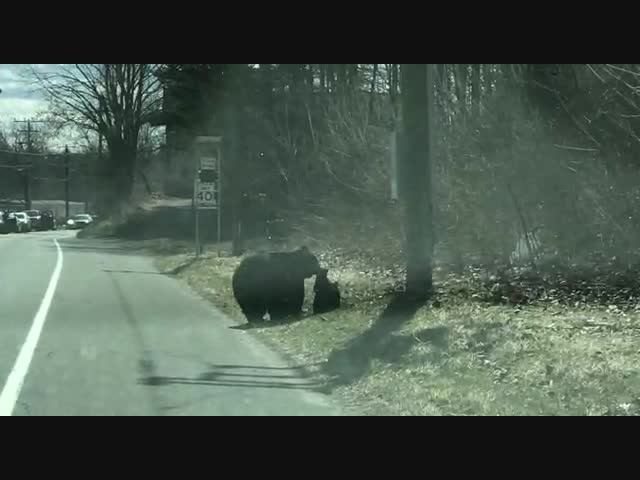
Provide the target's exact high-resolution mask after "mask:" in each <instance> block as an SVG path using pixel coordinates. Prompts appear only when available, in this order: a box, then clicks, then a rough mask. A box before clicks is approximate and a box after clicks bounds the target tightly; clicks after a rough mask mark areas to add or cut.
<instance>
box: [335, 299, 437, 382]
mask: <svg viewBox="0 0 640 480" xmlns="http://www.w3.org/2000/svg"><path fill="white" fill-rule="evenodd" d="M426 301H427V299H425V298H422V299H419V298H416V297H415V296H411V295H408V294H406V293H400V294H398V295H396V296H395V297H394V298H393V299H392V300H391V302H390V303H389V305H387V307H386V308H385V310H384V311H383V312H382V314H381V315H380V317H378V319H377V320H376V321H375V322H374V324H373V325H372V326H371V328H370V329H369V330H367V331H366V332H364V333H363V334H362V335H360V336H359V337H356V338H354V339H353V340H351V341H350V342H348V343H347V344H346V346H345V347H343V348H340V349H336V350H333V351H332V352H331V354H330V355H329V358H328V359H327V362H326V364H325V365H324V367H323V373H325V374H326V375H328V376H329V378H330V379H331V380H330V381H329V388H331V389H333V388H335V387H338V386H342V385H349V384H351V383H354V382H356V381H358V380H359V379H361V378H362V377H364V376H365V375H366V374H367V373H368V372H369V370H370V368H371V361H372V360H373V359H374V358H382V357H385V356H386V357H388V358H400V357H401V356H402V355H403V354H404V353H406V352H407V351H408V350H409V349H410V348H411V345H412V344H411V342H402V346H400V345H398V344H397V343H396V344H395V345H392V343H391V340H392V339H391V335H392V334H393V333H394V332H396V331H398V330H400V329H401V327H402V326H403V325H404V324H405V323H407V322H409V321H410V320H411V319H412V318H413V317H414V316H415V314H416V313H417V312H418V310H420V308H422V307H423V306H424V305H425V304H426ZM390 348H392V349H394V350H397V349H398V348H400V350H402V351H394V352H393V355H392V356H390V355H389V353H390V352H388V349H390Z"/></svg>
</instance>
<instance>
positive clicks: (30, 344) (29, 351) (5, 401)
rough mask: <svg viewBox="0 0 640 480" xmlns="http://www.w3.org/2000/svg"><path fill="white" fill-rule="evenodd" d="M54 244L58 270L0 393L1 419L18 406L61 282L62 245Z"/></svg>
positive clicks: (50, 282) (56, 269)
mask: <svg viewBox="0 0 640 480" xmlns="http://www.w3.org/2000/svg"><path fill="white" fill-rule="evenodd" d="M53 243H55V245H56V249H57V250H58V261H57V262H56V268H55V269H54V270H53V275H51V280H49V286H48V287H47V291H46V293H45V294H44V298H43V299H42V303H40V308H39V309H38V313H36V316H35V317H34V319H33V324H32V325H31V329H30V330H29V334H28V335H27V339H26V340H25V342H24V345H22V348H21V349H20V354H19V355H18V358H17V359H16V363H15V365H14V366H13V368H12V369H11V373H10V374H9V377H8V378H7V383H6V384H5V385H4V388H3V389H2V393H0V417H10V416H11V415H12V414H13V409H14V408H15V406H16V402H17V401H18V397H19V396H20V391H21V390H22V386H23V385H24V380H25V378H26V376H27V373H28V372H29V365H31V360H32V359H33V354H34V352H35V351H36V347H37V346H38V340H39V339H40V334H41V333H42V328H43V327H44V322H45V320H46V319H47V314H48V313H49V308H50V307H51V302H52V301H53V295H54V294H55V292H56V287H57V286H58V281H59V280H60V274H61V273H62V262H63V255H62V248H60V244H59V243H58V241H57V240H56V239H54V240H53Z"/></svg>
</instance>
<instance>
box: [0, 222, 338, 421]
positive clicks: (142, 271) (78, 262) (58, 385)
mask: <svg viewBox="0 0 640 480" xmlns="http://www.w3.org/2000/svg"><path fill="white" fill-rule="evenodd" d="M56 242H57V243H58V244H59V246H60V249H58V247H57V246H56ZM152 263H153V262H152V259H151V258H148V257H146V256H144V255H142V254H141V253H140V252H139V251H137V250H136V247H135V244H125V243H120V242H115V241H100V240H80V239H76V238H75V234H73V233H71V232H52V233H33V234H26V235H19V236H18V235H9V236H0V388H1V389H2V390H1V391H0V415H3V414H4V415H7V414H13V415H335V414H340V413H341V412H340V410H339V409H338V408H337V407H336V406H335V405H333V404H332V403H331V401H330V399H329V398H328V397H326V396H325V395H323V394H321V393H318V392H317V391H316V390H315V387H316V386H315V385H314V384H313V382H312V381H311V380H309V379H305V378H303V377H302V376H301V375H300V372H298V371H297V370H296V369H292V368H290V367H289V366H288V365H287V363H286V362H285V361H284V360H283V359H281V358H280V357H279V356H278V355H277V354H275V353H274V352H272V351H271V350H269V349H268V348H267V347H265V346H264V345H262V344H261V343H260V342H258V341H257V340H256V339H255V338H254V337H252V336H251V334H249V333H248V332H243V331H240V330H236V329H233V328H231V327H233V326H234V324H233V323H232V322H231V321H230V320H228V319H226V318H225V317H223V316H222V315H221V314H220V313H219V312H218V311H217V310H215V309H214V308H212V307H211V306H210V305H209V304H208V303H206V302H204V301H203V300H200V299H199V298H197V297H196V296H195V295H194V294H193V293H191V291H190V290H188V289H187V288H186V287H184V286H183V285H182V284H180V283H179V282H178V281H176V280H174V279H172V278H170V277H167V276H165V275H161V274H158V273H157V271H156V270H155V269H154V268H153V264H152ZM56 269H58V270H59V271H58V272H57V273H56ZM58 274H59V275H58ZM52 277H53V279H52ZM56 280H58V281H57V282H56ZM48 290H49V292H48ZM47 292H48V293H47ZM47 297H49V298H47Z"/></svg>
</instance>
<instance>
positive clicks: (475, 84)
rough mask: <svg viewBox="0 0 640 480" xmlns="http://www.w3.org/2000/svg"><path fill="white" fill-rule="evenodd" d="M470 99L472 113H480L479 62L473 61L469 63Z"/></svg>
mask: <svg viewBox="0 0 640 480" xmlns="http://www.w3.org/2000/svg"><path fill="white" fill-rule="evenodd" d="M471 71H472V73H471V100H472V102H473V113H474V115H478V114H480V98H481V97H482V92H481V91H480V88H481V87H480V64H479V63H474V64H473V65H471Z"/></svg>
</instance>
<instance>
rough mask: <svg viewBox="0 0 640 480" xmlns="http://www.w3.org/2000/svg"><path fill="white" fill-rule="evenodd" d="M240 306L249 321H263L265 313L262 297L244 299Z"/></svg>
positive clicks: (265, 308)
mask: <svg viewBox="0 0 640 480" xmlns="http://www.w3.org/2000/svg"><path fill="white" fill-rule="evenodd" d="M239 303H240V302H239ZM240 308H241V309H242V313H244V316H245V317H247V321H248V322H249V323H258V322H262V321H264V314H265V313H267V307H266V303H265V301H264V299H263V298H259V297H258V298H252V299H244V301H243V302H241V303H240Z"/></svg>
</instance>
